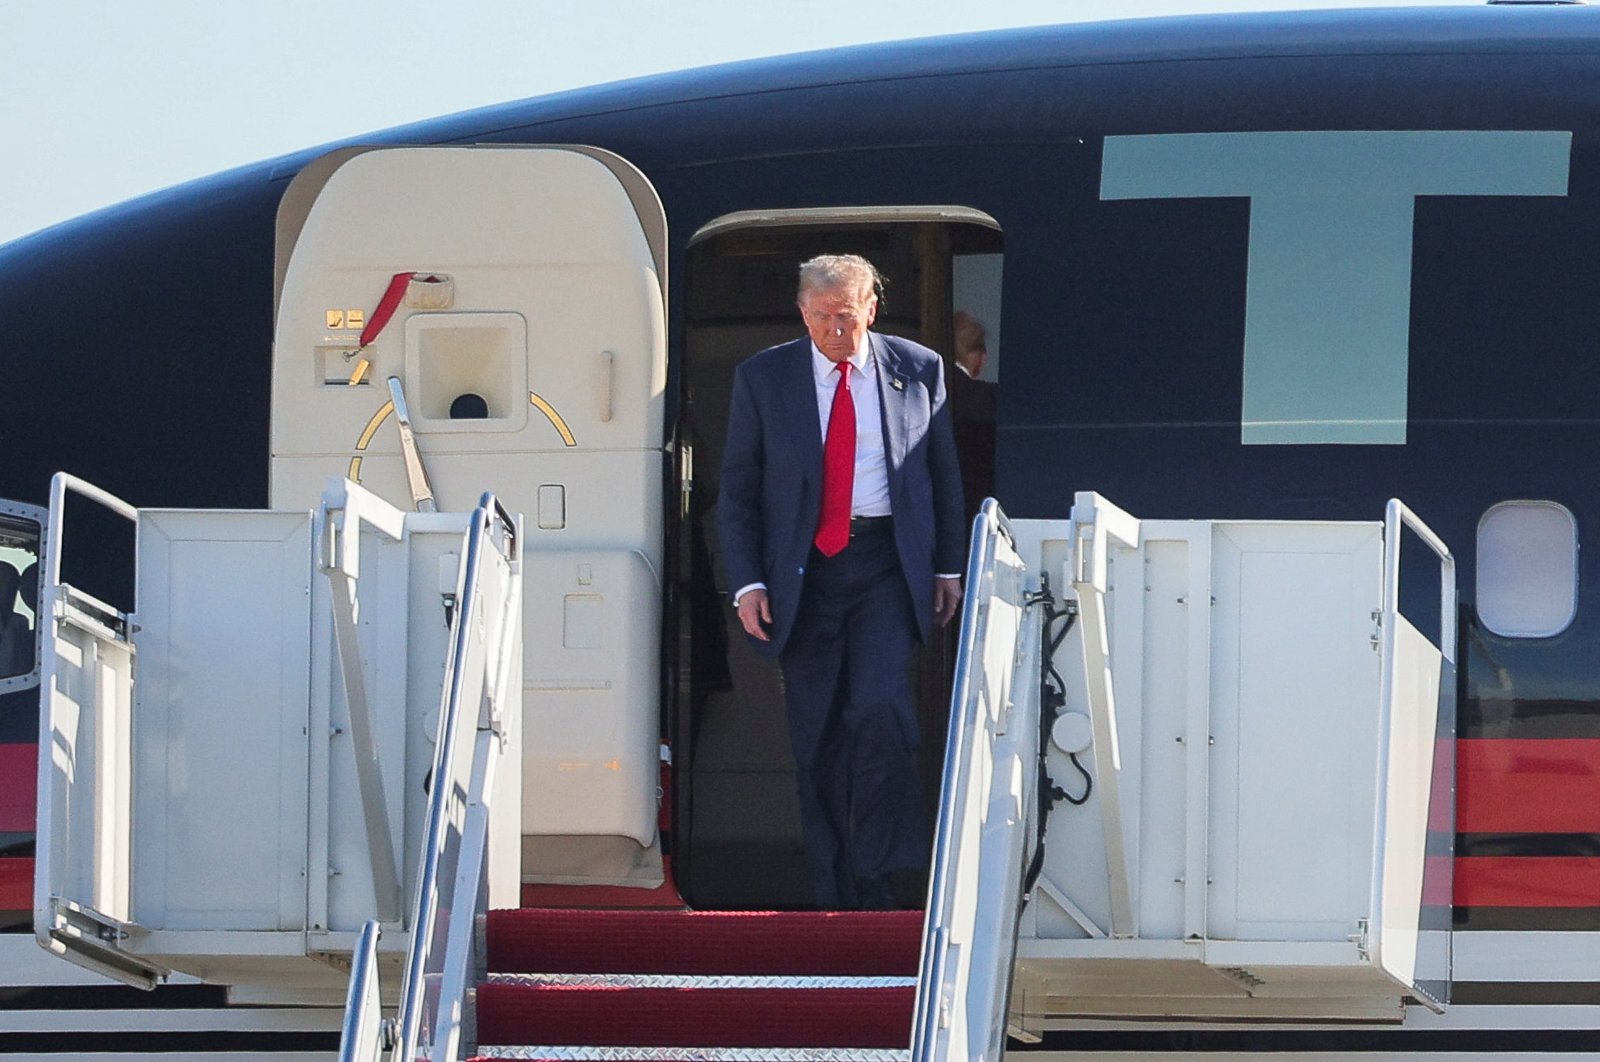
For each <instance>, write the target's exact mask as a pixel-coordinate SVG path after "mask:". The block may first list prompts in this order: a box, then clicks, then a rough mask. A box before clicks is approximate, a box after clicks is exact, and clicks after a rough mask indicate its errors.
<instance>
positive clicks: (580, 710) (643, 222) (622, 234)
mask: <svg viewBox="0 0 1600 1062" xmlns="http://www.w3.org/2000/svg"><path fill="white" fill-rule="evenodd" d="M278 242H279V247H278V276H279V282H278V283H279V292H278V301H277V327H276V337H275V343H274V353H273V384H272V488H271V494H272V499H271V503H272V505H273V506H274V507H275V508H284V507H306V506H309V505H312V504H315V499H316V498H317V497H318V496H319V495H320V493H321V491H322V489H323V485H324V483H325V481H326V480H327V479H328V478H329V477H330V476H332V477H338V476H343V477H346V478H349V479H351V480H354V481H356V482H358V483H360V484H361V485H362V486H364V487H366V488H367V489H369V490H372V491H374V492H375V493H377V494H379V495H380V496H382V497H384V498H385V499H387V500H389V501H390V502H392V503H393V504H395V505H397V506H400V507H402V508H412V507H415V508H417V509H420V510H424V511H426V510H427V509H428V508H429V507H430V506H432V505H434V504H437V506H438V508H440V509H444V510H451V509H462V508H470V507H471V505H472V502H473V500H474V499H476V498H477V497H478V496H479V494H480V493H481V492H482V491H484V490H493V491H494V492H496V494H497V495H498V496H499V498H500V499H501V500H502V502H504V504H505V505H506V507H507V508H508V509H509V510H511V511H512V512H520V513H522V514H524V517H525V521H526V533H527V536H528V538H527V551H526V565H527V567H526V569H525V579H524V585H525V587H526V594H525V608H526V612H525V617H526V618H525V623H524V631H525V635H524V644H525V646H526V647H527V650H526V656H527V659H526V672H525V673H526V676H527V677H526V686H525V689H524V720H525V724H526V730H525V742H524V748H525V757H524V764H523V766H524V772H523V774H524V777H522V778H521V779H520V780H516V779H513V780H512V781H510V782H508V784H514V785H520V787H521V790H522V798H523V822H524V835H525V841H524V860H523V871H524V876H525V878H529V879H537V880H559V881H587V882H616V881H637V882H649V881H654V880H659V876H660V862H659V846H658V845H657V843H656V842H657V837H656V823H657V795H656V794H657V787H658V782H659V774H658V772H659V766H658V760H659V752H658V749H659V736H660V735H659V710H660V690H659V684H660V683H659V672H660V667H659V661H660V617H661V611H662V609H661V593H662V587H661V582H660V574H659V573H660V572H661V570H662V534H663V533H662V528H663V519H664V517H663V512H662V505H663V501H662V490H663V481H664V478H665V477H664V475H663V460H664V431H663V423H664V416H663V410H664V399H663V392H664V388H665V380H666V344H665V317H666V313H665V284H666V278H665V259H664V255H665V246H666V222H665V216H664V214H663V212H662V208H661V204H660V201H659V199H658V198H657V197H656V195H655V192H654V190H653V189H652V188H651V187H650V185H649V183H648V181H646V180H645V178H644V176H643V175H642V174H640V173H639V172H638V170H636V169H635V168H634V167H632V166H631V165H630V164H629V163H627V162H626V161H625V160H623V159H621V158H619V157H617V156H615V155H612V154H610V153H608V152H605V151H600V150H597V149H593V148H584V147H568V146H548V147H546V146H540V147H522V146H517V147H419V148H409V147H408V148H381V149H372V150H351V151H344V152H338V153H335V154H333V155H331V156H328V157H326V158H324V159H322V160H318V161H317V162H315V163H313V164H311V165H310V166H308V167H307V169H306V170H305V171H303V172H302V173H301V175H300V176H299V177H297V178H296V180H295V182H294V184H293V185H292V186H291V187H290V189H289V190H288V192H287V193H286V194H285V197H284V200H283V203H282V205H281V207H280V210H279V236H278ZM441 622H444V620H443V617H441Z"/></svg>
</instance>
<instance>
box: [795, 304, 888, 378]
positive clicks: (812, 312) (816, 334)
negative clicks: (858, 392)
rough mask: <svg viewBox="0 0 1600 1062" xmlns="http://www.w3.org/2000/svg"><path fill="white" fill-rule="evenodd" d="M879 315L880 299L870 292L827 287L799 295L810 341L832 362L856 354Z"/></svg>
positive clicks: (801, 311) (801, 313)
mask: <svg viewBox="0 0 1600 1062" xmlns="http://www.w3.org/2000/svg"><path fill="white" fill-rule="evenodd" d="M877 316H878V297H877V296H876V295H873V294H872V293H871V290H870V289H868V290H866V291H858V290H854V289H851V288H848V287H846V288H825V289H823V290H821V291H808V292H806V293H805V294H803V295H801V296H800V317H801V318H802V319H803V320H804V321H805V323H806V331H807V332H808V333H810V335H811V342H813V343H815V344H816V345H817V349H818V350H820V351H822V353H823V354H824V355H826V356H827V357H828V359H829V360H830V361H843V360H844V359H846V358H848V357H849V356H850V355H852V354H854V353H855V352H856V347H857V346H858V345H859V344H860V342H861V337H862V336H863V335H865V334H866V332H867V329H869V328H871V327H872V322H873V321H874V320H875V319H876V318H877Z"/></svg>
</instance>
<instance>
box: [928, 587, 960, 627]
mask: <svg viewBox="0 0 1600 1062" xmlns="http://www.w3.org/2000/svg"><path fill="white" fill-rule="evenodd" d="M960 607H961V580H960V579H935V580H934V581H933V620H934V622H935V623H937V624H938V625H939V626H941V627H943V626H944V625H945V624H946V623H949V622H950V620H951V618H952V617H954V616H955V614H956V609H958V608H960Z"/></svg>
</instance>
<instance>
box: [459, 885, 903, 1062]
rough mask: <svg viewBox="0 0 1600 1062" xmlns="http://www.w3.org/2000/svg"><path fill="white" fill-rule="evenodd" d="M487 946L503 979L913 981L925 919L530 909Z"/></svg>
mask: <svg viewBox="0 0 1600 1062" xmlns="http://www.w3.org/2000/svg"><path fill="white" fill-rule="evenodd" d="M488 945H489V948H488V950H489V955H488V960H489V969H490V970H492V971H494V972H496V973H602V974H606V973H631V974H647V973H681V974H740V975H742V974H768V975H773V976H784V977H798V976H807V975H817V976H848V977H914V976H916V973H917V962H918V956H919V953H920V950H921V946H922V912H921V911H639V910H634V911H584V910H571V909H565V910H564V909H559V908H523V909H521V910H515V911H491V912H489V926H488ZM545 1042H547V1043H548V1042H550V1041H545Z"/></svg>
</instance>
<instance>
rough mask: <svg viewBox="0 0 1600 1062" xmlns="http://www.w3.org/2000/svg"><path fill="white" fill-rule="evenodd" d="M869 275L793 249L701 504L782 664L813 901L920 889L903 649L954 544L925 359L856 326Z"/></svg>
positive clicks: (955, 562) (935, 612)
mask: <svg viewBox="0 0 1600 1062" xmlns="http://www.w3.org/2000/svg"><path fill="white" fill-rule="evenodd" d="M881 292H882V280H881V278H880V277H879V275H878V271H877V269H876V268H874V267H873V265H872V264H871V263H870V262H868V261H867V260H866V259H864V258H862V257H860V256H858V255H822V256H819V257H817V258H813V259H811V260H809V261H807V262H805V263H804V264H802V265H801V266H800V284H799V296H798V299H797V301H798V303H799V307H800V316H801V320H802V321H803V322H804V324H805V329H806V332H807V336H806V337H804V338H801V339H796V340H794V341H792V342H789V343H784V344H781V345H779V346H775V347H770V348H768V349H766V350H763V351H761V352H760V353H758V354H755V355H754V356H752V357H750V358H748V359H746V360H745V361H744V362H743V363H742V364H741V365H740V366H739V367H738V369H737V371H736V372H735V375H734V386H733V400H732V403H731V405H730V408H729V415H728V441H727V447H726V449H725V451H724V457H723V463H722V481H721V490H720V493H719V499H718V504H717V509H718V516H717V530H718V533H719V535H720V537H721V541H722V553H723V561H724V564H725V567H726V574H727V578H728V585H729V586H730V587H735V588H737V589H736V590H735V593H734V598H733V603H734V607H735V608H736V609H737V610H738V614H739V621H740V623H741V625H742V626H743V627H744V630H745V633H746V634H747V635H748V636H749V638H750V640H751V642H752V644H753V645H754V646H755V648H756V649H757V650H758V651H759V652H761V653H763V654H764V655H766V656H775V657H777V658H778V661H779V664H780V665H781V667H782V670H783V678H784V696H785V700H786V702H787V704H786V707H787V709H788V716H789V735H790V740H791V743H792V745H793V751H794V756H795V761H796V767H797V782H798V789H799V797H800V813H801V825H802V828H803V830H804V833H805V841H806V848H807V852H808V854H809V856H810V858H811V863H812V868H813V872H814V892H815V899H816V902H817V905H818V906H819V907H824V908H829V907H866V908H885V907H894V906H900V905H907V906H910V905H913V904H915V903H918V902H920V899H921V897H916V896H912V895H909V892H910V888H911V886H912V883H914V882H916V881H917V880H918V879H919V878H920V876H921V873H922V872H923V871H924V870H925V869H926V866H927V858H928V850H929V843H930V840H931V830H930V827H929V824H928V823H927V821H926V816H925V814H924V812H923V801H922V788H921V783H920V781H919V779H918V777H917V771H916V759H915V752H916V749H917V745H918V743H919V735H918V733H917V717H916V709H915V704H914V701H913V698H912V692H911V683H910V665H911V658H912V652H913V650H914V648H915V645H916V643H917V642H919V641H927V639H928V638H929V636H930V634H931V632H932V630H933V628H934V626H935V625H936V624H939V625H942V624H944V623H947V622H949V620H950V618H951V617H952V616H954V615H955V612H956V609H957V608H958V607H959V605H960V602H961V576H960V572H961V569H962V565H963V563H964V561H965V556H966V525H965V521H964V519H963V516H962V511H961V507H962V497H961V472H960V469H959V467H958V464H957V458H956V447H955V436H954V434H953V432H952V430H951V422H950V413H949V409H948V408H947V406H946V404H945V390H944V362H943V360H942V359H941V358H940V357H939V355H938V354H936V353H934V352H933V351H931V350H929V349H928V348H927V347H924V346H921V345H919V344H917V343H912V342H910V341H908V340H904V339H900V338H897V337H893V336H885V335H882V334H880V333H877V332H873V331H871V327H872V324H873V322H874V320H875V319H876V317H877V313H878V309H879V304H880V299H881ZM897 892H898V893H899V894H898V895H897Z"/></svg>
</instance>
